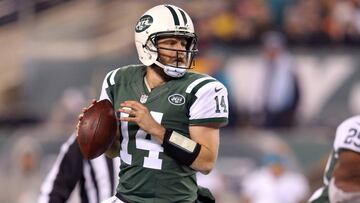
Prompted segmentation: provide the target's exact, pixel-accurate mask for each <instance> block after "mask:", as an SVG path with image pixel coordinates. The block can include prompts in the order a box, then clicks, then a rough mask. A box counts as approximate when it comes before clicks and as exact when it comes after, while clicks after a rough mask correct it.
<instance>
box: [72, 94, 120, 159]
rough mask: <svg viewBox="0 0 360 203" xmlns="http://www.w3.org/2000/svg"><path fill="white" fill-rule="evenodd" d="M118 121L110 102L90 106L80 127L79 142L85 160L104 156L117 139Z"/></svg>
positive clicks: (103, 101)
mask: <svg viewBox="0 0 360 203" xmlns="http://www.w3.org/2000/svg"><path fill="white" fill-rule="evenodd" d="M116 128H117V121H116V117H115V112H114V108H113V106H112V104H111V103H110V101H109V100H107V99H105V100H101V101H98V102H96V103H94V104H93V105H92V106H90V107H89V108H88V109H87V110H86V111H85V112H84V114H83V118H82V119H81V121H80V123H79V126H78V136H77V141H78V143H79V146H80V150H81V153H82V155H83V156H84V158H86V159H94V158H96V157H98V156H100V155H101V154H103V153H104V152H105V151H106V150H107V149H108V148H109V146H110V145H111V144H112V143H113V141H114V139H115V137H116V130H117V129H116Z"/></svg>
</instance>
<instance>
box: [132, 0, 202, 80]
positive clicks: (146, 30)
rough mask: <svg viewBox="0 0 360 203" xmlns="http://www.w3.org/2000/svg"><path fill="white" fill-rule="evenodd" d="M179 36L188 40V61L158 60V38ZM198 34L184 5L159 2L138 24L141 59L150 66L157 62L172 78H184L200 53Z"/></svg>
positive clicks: (137, 34)
mask: <svg viewBox="0 0 360 203" xmlns="http://www.w3.org/2000/svg"><path fill="white" fill-rule="evenodd" d="M167 36H169V37H173V36H180V37H184V38H185V39H187V45H186V51H184V50H174V51H177V54H178V53H179V52H186V53H185V55H186V64H163V63H161V62H160V61H159V53H158V49H159V47H158V46H157V40H158V37H167ZM196 43H197V36H196V34H195V31H194V25H193V22H192V20H191V19H190V16H189V15H188V14H187V13H186V12H185V11H184V10H182V9H181V8H179V7H177V6H173V5H159V6H155V7H153V8H151V9H149V10H148V11H146V12H145V13H144V14H143V15H142V16H141V18H140V19H139V21H138V23H137V24H136V26H135V45H136V49H137V52H138V55H139V59H140V61H141V62H142V63H143V64H144V65H146V66H150V65H152V64H156V65H157V66H159V67H161V68H162V69H163V70H164V72H165V74H167V75H168V76H171V77H182V76H183V75H184V74H185V72H186V70H187V69H190V68H192V66H193V63H192V62H193V59H194V56H195V54H196V53H197V48H196Z"/></svg>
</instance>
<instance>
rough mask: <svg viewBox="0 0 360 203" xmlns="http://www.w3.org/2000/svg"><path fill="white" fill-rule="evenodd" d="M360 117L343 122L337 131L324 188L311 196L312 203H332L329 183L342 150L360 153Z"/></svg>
mask: <svg viewBox="0 0 360 203" xmlns="http://www.w3.org/2000/svg"><path fill="white" fill-rule="evenodd" d="M359 133H360V116H354V117H351V118H349V119H346V120H345V121H344V122H342V123H341V124H340V125H339V126H338V128H337V130H336V135H335V140H334V146H333V151H332V152H331V154H330V156H329V159H328V162H327V164H326V168H325V173H324V186H323V187H321V188H319V189H318V190H316V191H315V192H314V194H313V195H312V196H311V198H310V200H309V202H310V203H330V200H329V188H328V187H329V183H330V179H331V177H332V173H333V170H334V167H335V164H336V161H337V159H338V157H339V151H340V150H341V149H347V150H351V151H354V152H358V153H360V136H359Z"/></svg>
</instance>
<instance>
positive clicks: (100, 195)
mask: <svg viewBox="0 0 360 203" xmlns="http://www.w3.org/2000/svg"><path fill="white" fill-rule="evenodd" d="M119 164H120V159H119V158H115V159H109V158H107V157H106V156H105V155H101V156H99V157H97V158H95V159H92V160H86V159H84V158H83V156H82V155H81V152H80V148H79V145H78V143H77V141H76V136H75V133H74V134H72V135H71V136H70V138H69V139H68V140H67V141H66V142H65V143H64V144H63V145H62V146H61V149H60V153H59V154H58V156H57V159H56V161H55V163H54V165H53V166H52V168H51V170H50V172H49V173H48V175H47V177H46V179H45V180H44V182H43V184H42V186H41V191H40V196H39V199H38V203H64V202H66V201H67V200H68V198H69V197H70V195H71V193H72V191H73V190H74V188H75V186H76V184H77V183H79V188H80V199H81V203H100V202H101V201H103V200H105V199H107V198H109V197H111V196H112V195H114V193H115V188H116V186H117V183H118V172H119V168H120V167H119Z"/></svg>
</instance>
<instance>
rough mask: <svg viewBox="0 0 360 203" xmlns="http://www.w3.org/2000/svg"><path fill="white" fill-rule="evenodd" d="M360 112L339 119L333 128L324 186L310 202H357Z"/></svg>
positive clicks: (358, 191) (359, 166)
mask: <svg viewBox="0 0 360 203" xmlns="http://www.w3.org/2000/svg"><path fill="white" fill-rule="evenodd" d="M359 133H360V116H354V117H351V118H348V119H346V120H345V121H343V122H342V123H341V124H340V125H339V126H338V128H337V130H336V136H335V141H334V148H333V150H332V152H331V154H330V157H329V159H328V162H327V165H326V169H325V173H324V184H325V185H324V186H323V187H322V188H320V189H318V190H317V191H315V193H314V194H313V195H312V197H311V198H310V200H309V202H310V203H359V202H360V136H359Z"/></svg>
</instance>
